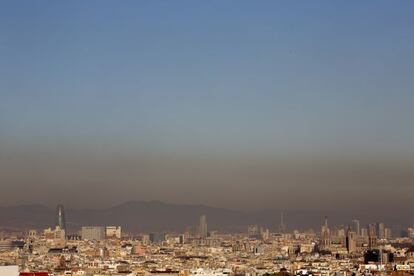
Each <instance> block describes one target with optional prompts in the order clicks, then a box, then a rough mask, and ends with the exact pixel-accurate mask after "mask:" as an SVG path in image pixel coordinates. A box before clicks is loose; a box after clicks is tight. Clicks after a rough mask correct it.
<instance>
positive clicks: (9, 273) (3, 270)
mask: <svg viewBox="0 0 414 276" xmlns="http://www.w3.org/2000/svg"><path fill="white" fill-rule="evenodd" d="M0 275H1V276H19V267H18V266H17V265H10V266H0Z"/></svg>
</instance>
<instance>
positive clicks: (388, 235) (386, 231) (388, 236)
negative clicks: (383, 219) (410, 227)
mask: <svg viewBox="0 0 414 276" xmlns="http://www.w3.org/2000/svg"><path fill="white" fill-rule="evenodd" d="M391 237H392V232H391V229H390V228H385V229H384V239H391Z"/></svg>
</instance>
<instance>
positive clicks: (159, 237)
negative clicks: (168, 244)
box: [149, 232, 165, 243]
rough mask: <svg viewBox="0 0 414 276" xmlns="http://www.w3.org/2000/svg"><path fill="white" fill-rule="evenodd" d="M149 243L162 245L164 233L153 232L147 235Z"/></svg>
mask: <svg viewBox="0 0 414 276" xmlns="http://www.w3.org/2000/svg"><path fill="white" fill-rule="evenodd" d="M149 240H150V241H151V243H162V242H164V241H165V233H158V232H153V233H150V234H149Z"/></svg>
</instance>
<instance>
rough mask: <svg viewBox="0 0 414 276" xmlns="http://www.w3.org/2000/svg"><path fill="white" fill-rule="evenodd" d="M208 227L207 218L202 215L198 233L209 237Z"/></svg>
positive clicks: (201, 236) (203, 236)
mask: <svg viewBox="0 0 414 276" xmlns="http://www.w3.org/2000/svg"><path fill="white" fill-rule="evenodd" d="M207 234H208V228H207V218H206V216H205V215H202V216H201V217H200V221H199V224H198V235H199V236H200V238H207Z"/></svg>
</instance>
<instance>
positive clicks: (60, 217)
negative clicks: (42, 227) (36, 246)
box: [56, 204, 66, 232]
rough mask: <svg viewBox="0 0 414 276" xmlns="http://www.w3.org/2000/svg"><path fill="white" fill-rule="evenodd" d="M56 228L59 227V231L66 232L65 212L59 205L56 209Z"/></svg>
mask: <svg viewBox="0 0 414 276" xmlns="http://www.w3.org/2000/svg"><path fill="white" fill-rule="evenodd" d="M56 226H59V227H60V229H62V230H65V232H66V218H65V210H64V208H63V205H62V204H59V205H58V206H57V207H56Z"/></svg>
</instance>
